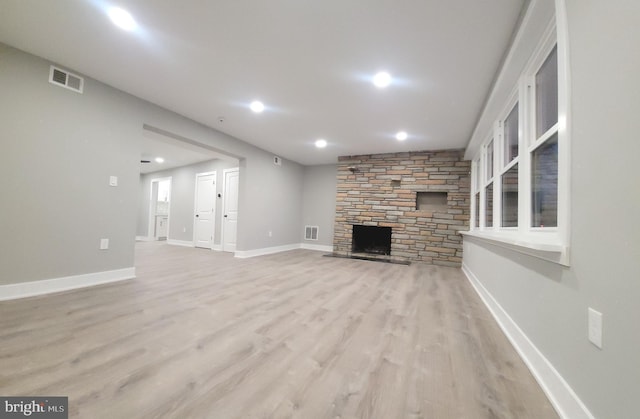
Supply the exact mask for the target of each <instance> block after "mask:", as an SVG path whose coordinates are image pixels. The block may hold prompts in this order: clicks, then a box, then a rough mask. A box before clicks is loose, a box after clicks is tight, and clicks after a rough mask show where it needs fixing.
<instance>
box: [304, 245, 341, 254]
mask: <svg viewBox="0 0 640 419" xmlns="http://www.w3.org/2000/svg"><path fill="white" fill-rule="evenodd" d="M300 248H301V249H307V250H317V251H319V252H330V253H331V252H333V246H327V245H323V244H313V243H302V244H300Z"/></svg>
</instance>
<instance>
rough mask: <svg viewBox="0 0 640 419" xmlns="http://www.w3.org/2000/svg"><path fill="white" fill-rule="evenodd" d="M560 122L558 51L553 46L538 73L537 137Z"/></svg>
mask: <svg viewBox="0 0 640 419" xmlns="http://www.w3.org/2000/svg"><path fill="white" fill-rule="evenodd" d="M556 122H558V51H557V48H553V51H551V54H549V56H548V57H547V59H546V60H545V62H544V64H542V67H540V71H538V74H536V137H540V136H541V135H542V134H544V133H545V132H547V130H548V129H549V128H551V127H552V126H553V125H555V123H556Z"/></svg>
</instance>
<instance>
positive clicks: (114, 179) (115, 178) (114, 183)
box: [109, 176, 118, 186]
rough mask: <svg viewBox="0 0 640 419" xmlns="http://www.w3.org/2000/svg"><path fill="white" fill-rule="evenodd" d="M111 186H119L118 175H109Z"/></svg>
mask: <svg viewBox="0 0 640 419" xmlns="http://www.w3.org/2000/svg"><path fill="white" fill-rule="evenodd" d="M109 186H118V176H109Z"/></svg>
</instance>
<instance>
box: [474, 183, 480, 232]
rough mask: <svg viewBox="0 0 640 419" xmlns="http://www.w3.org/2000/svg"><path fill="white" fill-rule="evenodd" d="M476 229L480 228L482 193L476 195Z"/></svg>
mask: <svg viewBox="0 0 640 419" xmlns="http://www.w3.org/2000/svg"><path fill="white" fill-rule="evenodd" d="M475 227H476V228H478V227H480V192H478V193H477V194H476V223H475Z"/></svg>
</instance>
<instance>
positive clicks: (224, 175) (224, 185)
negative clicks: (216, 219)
mask: <svg viewBox="0 0 640 419" xmlns="http://www.w3.org/2000/svg"><path fill="white" fill-rule="evenodd" d="M230 172H238V197H239V196H240V183H239V182H240V167H231V168H229V169H223V170H222V208H221V211H220V226H221V228H220V249H221V250H222V251H224V213H225V208H226V207H225V205H226V204H227V174H228V173H230ZM237 238H238V221H237V220H236V240H237Z"/></svg>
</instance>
